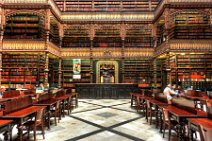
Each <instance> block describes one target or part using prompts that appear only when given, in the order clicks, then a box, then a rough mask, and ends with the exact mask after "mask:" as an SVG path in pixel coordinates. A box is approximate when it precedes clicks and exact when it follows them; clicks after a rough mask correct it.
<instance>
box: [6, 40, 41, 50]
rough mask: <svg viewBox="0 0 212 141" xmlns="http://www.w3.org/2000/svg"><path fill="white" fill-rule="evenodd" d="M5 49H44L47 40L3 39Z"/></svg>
mask: <svg viewBox="0 0 212 141" xmlns="http://www.w3.org/2000/svg"><path fill="white" fill-rule="evenodd" d="M2 49H3V50H11V51H19V50H21V51H44V49H45V41H42V40H10V39H5V40H3V47H2Z"/></svg>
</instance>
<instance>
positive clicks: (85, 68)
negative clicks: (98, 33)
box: [62, 59, 91, 87]
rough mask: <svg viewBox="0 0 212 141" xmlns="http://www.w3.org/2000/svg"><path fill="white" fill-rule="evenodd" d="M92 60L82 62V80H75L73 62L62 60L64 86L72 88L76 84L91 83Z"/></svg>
mask: <svg viewBox="0 0 212 141" xmlns="http://www.w3.org/2000/svg"><path fill="white" fill-rule="evenodd" d="M90 71H91V70H90V60H85V59H84V60H81V72H80V74H81V79H73V60H72V59H67V60H62V86H63V87H72V86H73V84H74V83H90V81H91V74H90Z"/></svg>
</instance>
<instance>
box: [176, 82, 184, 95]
mask: <svg viewBox="0 0 212 141" xmlns="http://www.w3.org/2000/svg"><path fill="white" fill-rule="evenodd" d="M177 90H178V94H179V95H180V96H183V95H185V91H184V89H183V88H182V87H181V86H180V85H178V87H177Z"/></svg>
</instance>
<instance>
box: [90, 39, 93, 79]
mask: <svg viewBox="0 0 212 141" xmlns="http://www.w3.org/2000/svg"><path fill="white" fill-rule="evenodd" d="M90 42H91V47H90V74H91V76H90V83H93V38H91V40H90Z"/></svg>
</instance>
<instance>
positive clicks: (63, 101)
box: [62, 100, 65, 117]
mask: <svg viewBox="0 0 212 141" xmlns="http://www.w3.org/2000/svg"><path fill="white" fill-rule="evenodd" d="M62 105H63V106H62V113H63V117H65V100H62Z"/></svg>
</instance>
